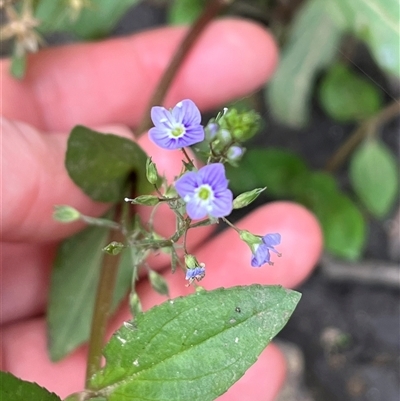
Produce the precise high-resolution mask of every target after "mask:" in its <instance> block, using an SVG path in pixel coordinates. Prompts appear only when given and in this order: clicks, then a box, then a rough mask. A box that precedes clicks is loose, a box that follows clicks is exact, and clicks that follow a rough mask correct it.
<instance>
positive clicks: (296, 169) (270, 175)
mask: <svg viewBox="0 0 400 401" xmlns="http://www.w3.org/2000/svg"><path fill="white" fill-rule="evenodd" d="M226 171H227V177H228V178H229V187H230V188H232V189H233V191H235V192H236V193H241V192H245V191H251V190H252V189H253V188H255V187H267V190H266V193H268V194H270V195H273V196H276V197H284V196H292V192H293V188H292V187H293V185H295V183H296V182H297V179H298V177H299V176H301V175H302V174H303V173H305V172H307V171H308V169H307V166H306V165H305V163H304V161H303V160H302V159H301V158H300V157H299V156H297V155H295V154H293V153H291V152H288V151H286V150H282V149H273V148H269V149H251V150H249V151H248V152H246V153H245V155H244V157H243V159H242V161H241V163H240V168H235V167H230V166H226Z"/></svg>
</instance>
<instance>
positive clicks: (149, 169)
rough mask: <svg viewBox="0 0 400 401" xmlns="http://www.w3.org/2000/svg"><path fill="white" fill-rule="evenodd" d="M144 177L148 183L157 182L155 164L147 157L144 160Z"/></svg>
mask: <svg viewBox="0 0 400 401" xmlns="http://www.w3.org/2000/svg"><path fill="white" fill-rule="evenodd" d="M146 177H147V180H148V181H149V183H150V184H153V185H155V184H157V181H158V172H157V167H156V164H155V163H154V162H153V161H152V160H151V157H149V158H148V159H147V160H146Z"/></svg>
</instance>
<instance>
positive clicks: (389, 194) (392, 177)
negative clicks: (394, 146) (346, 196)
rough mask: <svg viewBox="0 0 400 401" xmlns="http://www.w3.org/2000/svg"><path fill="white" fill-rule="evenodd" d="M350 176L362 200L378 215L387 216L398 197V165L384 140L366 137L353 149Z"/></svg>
mask: <svg viewBox="0 0 400 401" xmlns="http://www.w3.org/2000/svg"><path fill="white" fill-rule="evenodd" d="M350 179H351V182H352V184H353V188H354V190H355V192H356V193H357V195H358V196H359V198H360V200H361V201H362V202H363V203H364V205H365V206H366V207H367V209H368V210H369V211H370V212H371V213H372V214H373V215H374V216H376V217H384V216H385V215H386V214H387V213H388V212H389V211H390V209H391V207H392V206H393V204H394V202H395V200H396V198H397V197H398V194H399V193H398V192H399V180H400V177H399V165H398V163H397V161H396V159H395V157H394V155H393V154H392V152H391V151H390V149H388V148H387V146H386V145H385V144H384V143H383V142H381V141H378V140H367V141H365V142H364V143H363V144H361V146H359V148H358V149H357V150H356V151H355V152H354V155H353V157H352V159H351V164H350Z"/></svg>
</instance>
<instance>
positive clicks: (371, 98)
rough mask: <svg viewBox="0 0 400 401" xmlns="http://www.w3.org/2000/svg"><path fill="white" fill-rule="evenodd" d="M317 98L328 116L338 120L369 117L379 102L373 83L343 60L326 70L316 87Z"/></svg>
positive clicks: (378, 94) (376, 109)
mask: <svg viewBox="0 0 400 401" xmlns="http://www.w3.org/2000/svg"><path fill="white" fill-rule="evenodd" d="M319 98H320V101H321V104H322V106H323V107H324V109H325V111H326V112H327V113H328V114H329V115H330V117H331V118H333V119H336V120H338V121H341V122H349V121H355V120H362V119H363V118H367V117H370V116H371V115H372V114H375V113H377V112H378V111H379V109H380V108H381V104H382V96H381V93H380V91H379V90H378V88H377V86H376V85H374V84H372V83H371V81H369V80H367V79H365V78H363V77H361V76H359V74H356V73H354V72H352V70H350V68H348V67H347V66H346V65H344V64H343V63H337V64H334V65H333V66H332V67H331V68H330V69H329V71H328V73H327V74H326V75H325V77H324V79H323V80H322V82H321V85H320V87H319Z"/></svg>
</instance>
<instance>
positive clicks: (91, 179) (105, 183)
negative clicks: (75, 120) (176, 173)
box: [65, 125, 153, 202]
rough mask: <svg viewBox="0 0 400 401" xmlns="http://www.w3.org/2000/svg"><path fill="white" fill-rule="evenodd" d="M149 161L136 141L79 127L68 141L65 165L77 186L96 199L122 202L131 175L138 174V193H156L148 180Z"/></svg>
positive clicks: (72, 132)
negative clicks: (123, 192) (147, 163)
mask: <svg viewBox="0 0 400 401" xmlns="http://www.w3.org/2000/svg"><path fill="white" fill-rule="evenodd" d="M146 159H147V156H146V154H145V153H144V152H143V150H142V149H141V148H140V147H139V145H137V144H136V143H135V142H133V141H130V140H129V139H126V138H122V137H120V136H116V135H112V134H102V133H99V132H96V131H92V130H91V129H89V128H87V127H84V126H81V125H78V126H76V127H75V128H74V129H73V130H72V131H71V135H70V137H69V139H68V149H67V154H66V159H65V165H66V168H67V170H68V174H69V176H70V177H71V178H72V180H73V181H74V182H75V184H77V185H78V186H79V187H80V188H81V189H82V190H83V191H84V192H85V193H86V194H87V195H89V196H90V197H91V198H92V199H94V200H96V201H100V202H116V201H118V200H122V198H123V196H122V191H123V189H124V186H125V185H126V183H127V179H128V176H129V175H130V174H131V173H135V174H136V178H137V181H136V184H137V186H136V188H135V190H136V192H137V193H140V194H142V195H143V194H145V193H148V192H151V191H152V190H153V186H152V185H151V184H150V183H149V182H148V181H147V178H146Z"/></svg>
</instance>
